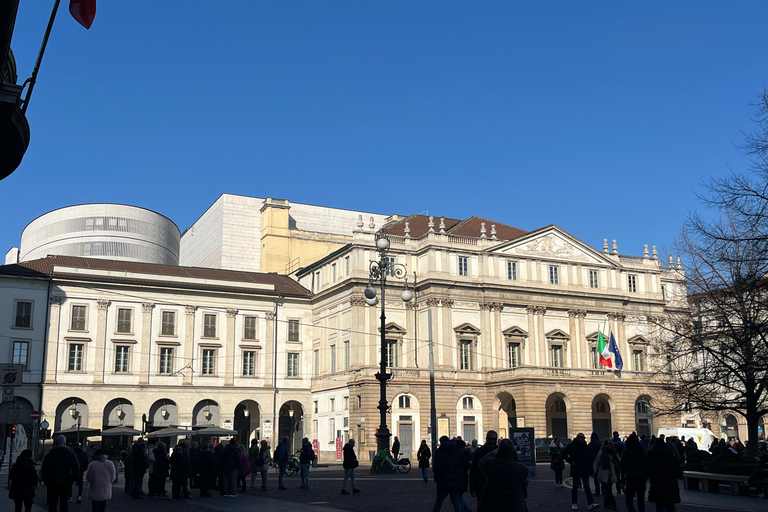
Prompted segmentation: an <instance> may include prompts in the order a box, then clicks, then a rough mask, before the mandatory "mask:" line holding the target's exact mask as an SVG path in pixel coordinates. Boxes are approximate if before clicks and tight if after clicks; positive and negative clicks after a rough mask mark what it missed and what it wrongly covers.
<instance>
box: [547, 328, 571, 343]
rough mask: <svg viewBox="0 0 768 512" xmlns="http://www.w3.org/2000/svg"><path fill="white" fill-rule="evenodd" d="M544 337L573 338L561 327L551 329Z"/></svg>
mask: <svg viewBox="0 0 768 512" xmlns="http://www.w3.org/2000/svg"><path fill="white" fill-rule="evenodd" d="M544 337H546V338H547V339H561V340H563V339H565V340H569V339H571V336H570V335H569V334H568V333H567V332H564V331H561V330H560V329H554V330H551V331H549V332H548V333H547V334H545V335H544Z"/></svg>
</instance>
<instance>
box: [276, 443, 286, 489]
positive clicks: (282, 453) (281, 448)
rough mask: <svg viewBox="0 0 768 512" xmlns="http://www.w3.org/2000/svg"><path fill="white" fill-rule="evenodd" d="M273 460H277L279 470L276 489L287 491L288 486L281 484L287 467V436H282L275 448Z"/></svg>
mask: <svg viewBox="0 0 768 512" xmlns="http://www.w3.org/2000/svg"><path fill="white" fill-rule="evenodd" d="M274 458H275V462H277V465H278V467H279V468H280V472H279V473H278V475H277V490H278V491H287V490H288V488H287V487H286V486H284V485H283V478H284V477H285V470H286V468H287V467H288V436H284V437H283V438H282V439H281V440H280V443H279V444H278V445H277V448H275V457H274Z"/></svg>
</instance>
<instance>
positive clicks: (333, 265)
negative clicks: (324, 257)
mask: <svg viewBox="0 0 768 512" xmlns="http://www.w3.org/2000/svg"><path fill="white" fill-rule="evenodd" d="M336 277H337V276H336V264H335V263H331V283H335V282H336Z"/></svg>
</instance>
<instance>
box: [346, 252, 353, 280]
mask: <svg viewBox="0 0 768 512" xmlns="http://www.w3.org/2000/svg"><path fill="white" fill-rule="evenodd" d="M344 268H345V269H346V275H347V276H349V274H350V273H351V272H352V264H351V263H350V260H349V256H347V257H346V258H344Z"/></svg>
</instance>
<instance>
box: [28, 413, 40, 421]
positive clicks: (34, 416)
mask: <svg viewBox="0 0 768 512" xmlns="http://www.w3.org/2000/svg"><path fill="white" fill-rule="evenodd" d="M29 417H30V418H31V419H32V421H37V420H39V419H40V411H32V412H31V413H29Z"/></svg>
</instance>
